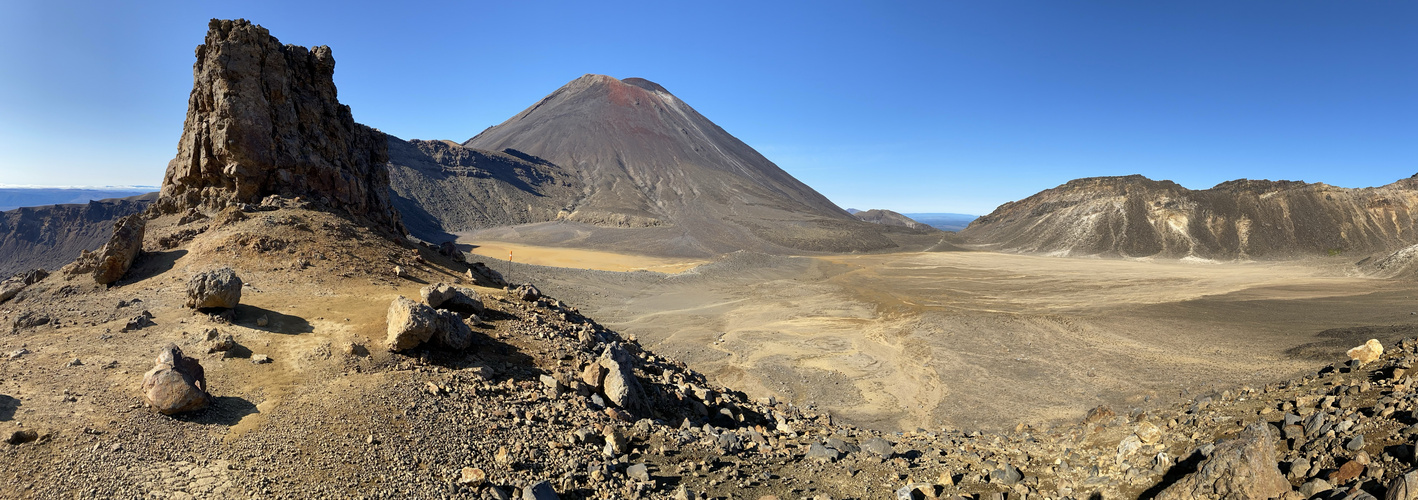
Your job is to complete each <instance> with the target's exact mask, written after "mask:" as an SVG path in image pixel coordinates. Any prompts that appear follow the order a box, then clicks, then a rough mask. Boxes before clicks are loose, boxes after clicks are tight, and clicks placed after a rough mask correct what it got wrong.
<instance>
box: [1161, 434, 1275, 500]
mask: <svg viewBox="0 0 1418 500" xmlns="http://www.w3.org/2000/svg"><path fill="white" fill-rule="evenodd" d="M1289 491H1290V482H1289V481H1286V480H1285V476H1284V475H1282V474H1281V473H1280V469H1279V468H1278V467H1276V462H1275V436H1274V435H1273V434H1271V432H1270V425H1268V424H1266V423H1264V422H1261V423H1257V424H1252V425H1251V426H1249V427H1246V430H1244V431H1241V434H1240V435H1238V436H1236V438H1235V439H1230V440H1226V441H1221V442H1219V443H1216V448H1215V449H1214V450H1212V452H1211V456H1210V457H1208V458H1207V459H1206V460H1205V461H1203V462H1202V463H1201V465H1200V466H1199V467H1198V468H1197V471H1196V472H1194V473H1192V474H1190V475H1188V476H1186V477H1183V478H1182V479H1181V480H1179V481H1177V482H1176V483H1175V484H1173V485H1172V486H1169V487H1167V489H1165V490H1162V493H1161V494H1159V495H1157V498H1158V499H1159V500H1163V499H1171V500H1190V499H1202V498H1221V499H1236V500H1240V499H1249V498H1276V497H1279V496H1280V495H1283V494H1285V493H1287V492H1289Z"/></svg>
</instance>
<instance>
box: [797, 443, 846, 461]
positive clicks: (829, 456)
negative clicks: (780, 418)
mask: <svg viewBox="0 0 1418 500" xmlns="http://www.w3.org/2000/svg"><path fill="white" fill-rule="evenodd" d="M841 456H842V453H841V452H840V451H838V450H835V449H832V448H828V447H826V446H823V445H821V444H818V443H813V444H812V445H811V446H808V447H807V455H806V458H811V459H815V460H821V461H824V462H831V461H834V460H837V459H838V458H841Z"/></svg>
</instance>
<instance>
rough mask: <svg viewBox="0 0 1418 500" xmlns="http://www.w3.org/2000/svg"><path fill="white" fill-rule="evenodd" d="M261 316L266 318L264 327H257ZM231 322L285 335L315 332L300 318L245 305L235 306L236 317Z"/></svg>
mask: <svg viewBox="0 0 1418 500" xmlns="http://www.w3.org/2000/svg"><path fill="white" fill-rule="evenodd" d="M262 316H265V317H266V326H258V325H259V323H258V321H260V319H261V317H262ZM232 322H233V323H236V324H239V325H241V326H245V327H248V328H254V329H257V330H261V331H266V332H271V333H282V334H286V335H299V334H302V333H310V332H313V331H315V327H313V326H310V322H309V321H306V320H305V318H302V317H300V316H291V315H289V314H281V313H278V312H276V311H272V310H270V309H264V308H260V307H256V306H252V305H247V304H237V306H236V316H235V318H233V319H232Z"/></svg>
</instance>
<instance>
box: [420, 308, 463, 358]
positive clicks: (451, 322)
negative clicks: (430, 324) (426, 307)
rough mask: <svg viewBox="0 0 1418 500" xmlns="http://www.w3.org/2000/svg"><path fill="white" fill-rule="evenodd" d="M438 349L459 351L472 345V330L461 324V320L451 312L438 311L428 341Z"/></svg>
mask: <svg viewBox="0 0 1418 500" xmlns="http://www.w3.org/2000/svg"><path fill="white" fill-rule="evenodd" d="M430 340H432V341H433V343H434V344H435V345H437V346H438V347H442V348H444V349H452V350H455V351H461V350H463V349H467V348H468V346H470V345H472V343H473V329H472V328H468V324H467V323H464V322H463V318H462V317H460V316H458V314H457V313H454V312H452V311H438V321H437V322H435V323H434V328H433V337H432V338H431V339H430Z"/></svg>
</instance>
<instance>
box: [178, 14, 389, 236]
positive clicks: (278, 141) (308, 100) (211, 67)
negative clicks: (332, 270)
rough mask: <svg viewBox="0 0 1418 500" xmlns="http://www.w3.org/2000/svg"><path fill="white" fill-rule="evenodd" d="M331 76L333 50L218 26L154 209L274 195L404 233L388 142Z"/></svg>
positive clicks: (197, 70) (201, 61) (223, 23)
mask: <svg viewBox="0 0 1418 500" xmlns="http://www.w3.org/2000/svg"><path fill="white" fill-rule="evenodd" d="M334 72H335V59H334V57H333V56H332V55H331V52H330V48H329V47H326V46H323V45H322V46H319V47H313V48H309V49H307V48H305V47H301V46H297V45H281V43H280V41H279V40H277V39H276V38H275V37H273V36H271V34H270V32H268V31H267V30H266V29H265V28H262V27H261V26H259V25H256V24H252V23H251V22H250V21H247V20H244V19H237V20H234V21H233V20H218V19H213V20H212V21H211V23H210V24H209V28H208V31H207V38H206V43H204V44H202V45H199V46H197V62H196V64H194V65H193V67H192V77H193V78H192V79H193V82H192V94H191V96H190V97H189V98H188V101H187V118H186V121H185V122H184V123H183V127H182V138H181V140H180V141H179V142H178V145H177V157H176V158H173V159H172V161H171V162H169V163H168V166H167V174H166V175H165V176H164V177H163V185H162V192H161V197H160V198H159V200H158V203H157V209H158V210H160V211H162V212H176V211H180V210H185V209H187V208H193V207H196V208H202V209H220V208H223V207H226V206H228V205H232V204H237V203H252V204H255V203H260V201H261V200H262V199H263V198H265V197H266V196H269V195H273V194H274V195H281V196H284V197H301V198H303V199H305V200H307V201H309V202H311V203H313V204H314V206H315V207H317V208H323V209H331V210H336V211H343V212H346V213H348V214H349V215H351V216H353V217H354V218H356V219H360V220H363V221H364V222H366V223H368V224H369V225H370V226H371V227H374V228H376V229H379V230H383V231H386V232H388V233H391V234H392V235H394V236H402V235H403V234H404V229H403V226H402V224H401V223H400V220H399V215H398V212H396V211H395V210H394V208H393V206H392V205H391V204H390V203H389V174H388V170H387V169H386V167H385V163H386V162H387V161H388V144H387V142H386V141H385V139H384V135H383V134H381V133H380V132H378V131H377V130H374V129H371V128H369V127H366V126H364V125H360V124H358V123H355V121H354V119H353V117H351V115H350V108H349V106H345V105H342V104H340V102H339V100H338V99H337V94H336V90H335V82H334V80H333V78H332V77H333V75H334Z"/></svg>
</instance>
